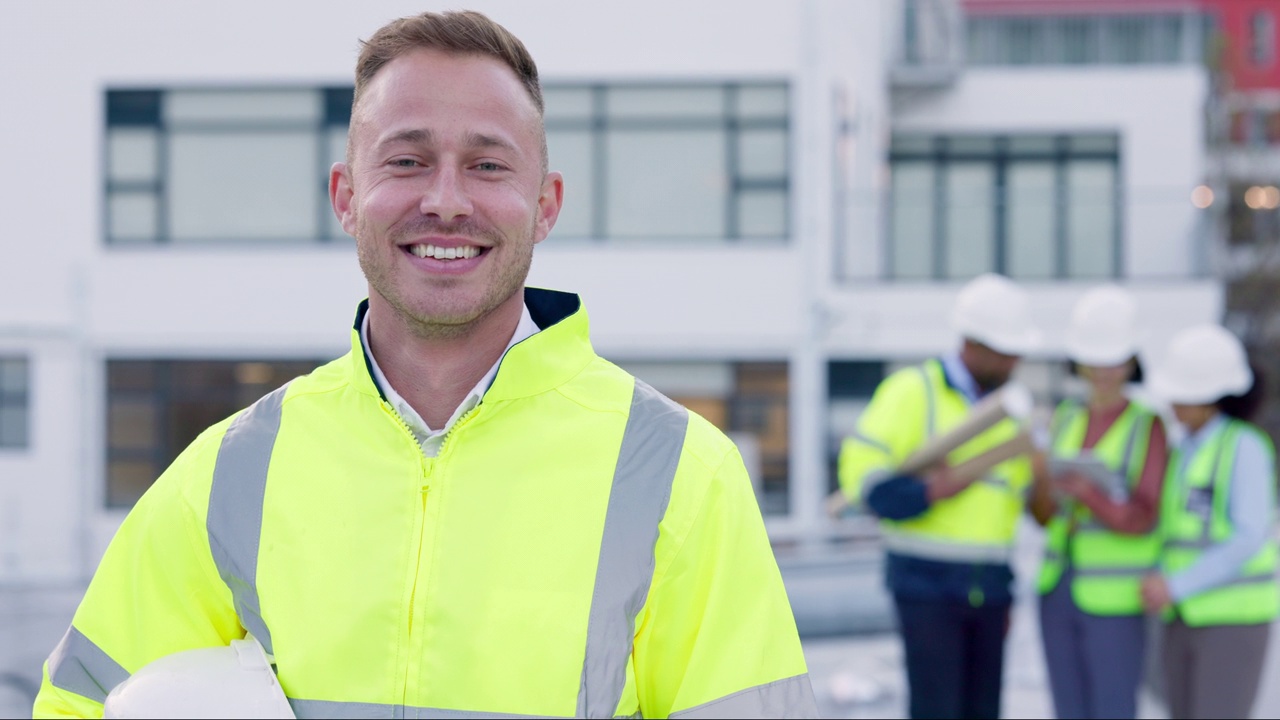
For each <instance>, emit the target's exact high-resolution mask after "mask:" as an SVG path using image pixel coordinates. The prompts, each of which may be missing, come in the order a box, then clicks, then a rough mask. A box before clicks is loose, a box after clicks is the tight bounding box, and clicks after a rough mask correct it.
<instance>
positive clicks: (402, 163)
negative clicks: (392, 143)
mask: <svg viewBox="0 0 1280 720" xmlns="http://www.w3.org/2000/svg"><path fill="white" fill-rule="evenodd" d="M391 164H392V165H395V166H396V167H417V165H418V161H417V160H414V159H413V158H396V159H395V160H392V161H391Z"/></svg>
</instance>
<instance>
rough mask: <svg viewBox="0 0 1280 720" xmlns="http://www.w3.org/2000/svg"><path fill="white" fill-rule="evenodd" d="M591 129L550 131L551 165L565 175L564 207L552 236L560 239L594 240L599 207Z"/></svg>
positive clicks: (548, 144) (549, 149) (548, 141)
mask: <svg viewBox="0 0 1280 720" xmlns="http://www.w3.org/2000/svg"><path fill="white" fill-rule="evenodd" d="M592 147H593V142H592V137H591V133H590V131H587V130H548V131H547V152H548V154H549V155H550V166H551V169H552V170H557V171H559V172H560V173H561V174H563V175H564V205H563V207H561V208H560V218H559V219H558V220H556V226H555V228H553V229H552V231H551V232H552V233H554V234H555V236H556V237H591V235H592V231H591V218H592V215H593V211H594V208H595V204H596V178H595V162H594V160H595V153H593V152H592Z"/></svg>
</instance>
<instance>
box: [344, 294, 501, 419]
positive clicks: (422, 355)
mask: <svg viewBox="0 0 1280 720" xmlns="http://www.w3.org/2000/svg"><path fill="white" fill-rule="evenodd" d="M522 308H523V298H522V297H521V295H520V293H516V294H515V295H514V296H512V298H511V300H509V301H507V302H505V303H503V304H502V305H500V306H499V307H498V308H496V309H495V310H494V311H493V312H491V313H489V314H488V315H486V316H484V317H483V318H480V319H479V320H477V321H476V323H475V324H474V325H473V326H472V327H471V328H469V329H468V330H467V331H466V332H465V333H463V334H460V335H456V336H451V337H430V336H424V335H423V334H422V333H421V332H418V331H417V330H416V329H415V328H414V327H413V326H412V325H411V324H410V323H409V322H407V321H406V320H405V319H404V318H403V317H402V316H401V315H400V314H399V313H398V312H397V311H396V310H395V309H394V308H393V307H391V306H390V305H389V304H387V302H386V301H385V300H383V299H382V298H380V297H378V296H377V295H376V293H370V296H369V351H370V352H371V353H373V356H374V358H375V359H376V360H377V362H378V367H379V368H380V369H381V370H382V373H383V375H385V376H386V378H387V382H388V383H390V384H391V387H393V388H395V391H396V392H397V393H398V394H399V395H400V396H401V397H402V398H404V400H405V402H407V403H409V406H410V407H412V408H413V409H414V410H415V411H416V412H417V413H418V415H419V416H421V417H422V419H423V421H425V422H426V423H427V426H428V427H431V428H442V427H444V426H445V425H446V424H447V423H448V421H449V418H450V417H452V415H453V411H454V410H456V409H457V408H458V405H460V404H461V403H462V401H463V400H464V399H465V398H466V397H467V393H469V392H471V389H472V388H473V387H475V386H476V383H478V382H480V379H481V378H483V377H484V376H485V374H486V373H488V372H489V369H490V368H491V367H493V364H494V363H495V362H497V361H498V358H500V357H502V353H503V352H504V351H505V350H506V349H507V344H508V343H509V342H510V341H511V336H512V334H513V333H515V331H516V326H517V325H518V324H519V323H520V314H521V312H522Z"/></svg>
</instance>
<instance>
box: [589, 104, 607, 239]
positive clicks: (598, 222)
mask: <svg viewBox="0 0 1280 720" xmlns="http://www.w3.org/2000/svg"><path fill="white" fill-rule="evenodd" d="M606 92H607V90H606V88H605V86H604V85H596V86H594V87H592V89H591V96H592V97H591V146H592V153H591V155H592V161H593V162H594V163H595V169H594V172H595V178H594V179H595V184H596V187H595V202H594V203H593V205H594V207H593V208H592V213H591V232H592V234H593V235H594V236H595V238H596V240H597V241H603V240H606V239H608V238H607V237H606V236H605V235H606V232H607V228H608V222H607V218H608V212H609V200H608V197H609V187H608V184H609V163H608V158H607V157H606V155H607V153H608V148H609V143H608V137H607V134H608V132H609V122H608V117H607V112H608V105H607V102H606V98H605V93H606Z"/></svg>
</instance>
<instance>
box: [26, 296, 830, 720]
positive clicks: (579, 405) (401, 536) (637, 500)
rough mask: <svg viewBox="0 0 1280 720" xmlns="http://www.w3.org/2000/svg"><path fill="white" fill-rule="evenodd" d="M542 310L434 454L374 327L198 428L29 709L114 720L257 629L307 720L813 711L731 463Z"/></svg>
mask: <svg viewBox="0 0 1280 720" xmlns="http://www.w3.org/2000/svg"><path fill="white" fill-rule="evenodd" d="M525 301H526V304H527V306H528V307H529V309H530V313H531V315H532V316H533V319H534V320H535V322H537V323H538V325H539V326H540V327H541V328H542V330H541V332H539V333H537V334H535V335H533V336H532V337H530V338H528V339H527V340H524V341H523V342H521V343H518V344H517V345H515V346H514V347H512V348H511V349H510V350H509V351H508V352H507V354H506V356H505V357H504V359H503V360H502V363H501V366H500V369H499V371H498V373H497V377H496V379H495V380H494V382H493V384H492V386H491V387H490V388H489V390H488V392H486V393H485V395H484V398H483V400H482V402H481V403H480V404H479V405H478V406H477V407H476V408H475V409H474V410H472V411H471V412H470V413H468V414H467V415H466V416H464V417H463V418H462V419H461V420H459V421H458V423H457V424H456V425H455V426H454V427H453V428H452V430H450V432H449V433H448V435H447V437H446V439H445V440H444V443H443V446H442V447H441V449H440V452H439V455H438V456H437V457H434V458H429V457H426V456H424V454H423V452H422V450H421V448H420V447H419V445H418V442H417V440H416V439H415V437H414V435H413V434H412V432H411V431H410V430H409V429H408V428H407V427H406V425H405V424H404V422H403V421H402V420H401V419H400V418H399V416H398V415H397V414H396V413H395V411H393V410H392V408H391V406H390V405H389V404H388V403H387V401H386V400H385V398H384V397H382V396H381V393H380V390H379V388H378V387H377V385H376V384H375V382H374V380H373V379H372V377H371V375H370V371H369V368H368V366H367V360H366V356H365V354H364V350H363V346H362V344H361V342H360V337H359V333H358V330H357V331H353V332H352V335H351V338H352V351H351V353H350V354H348V355H346V356H344V357H343V358H341V359H339V360H336V361H334V362H332V363H329V364H328V365H325V366H323V367H321V368H319V369H317V370H316V371H315V372H313V373H311V374H310V375H307V376H304V377H300V378H297V379H295V380H294V381H292V382H291V383H289V384H288V385H286V386H284V387H282V388H280V389H279V390H277V391H275V392H273V393H271V394H270V395H268V396H266V397H264V398H263V399H262V400H260V401H258V402H257V403H255V404H254V405H253V406H251V407H250V408H248V409H247V410H245V411H243V412H241V413H238V414H237V415H235V416H234V417H232V418H229V419H228V420H226V421H224V422H221V423H219V424H217V425H215V426H214V427H212V428H210V429H209V430H207V431H206V432H205V433H203V434H202V435H201V436H200V437H199V438H198V439H197V440H196V441H195V442H194V443H193V444H192V445H191V446H190V447H188V448H187V449H186V450H185V451H184V452H183V453H182V455H181V456H180V457H179V458H178V459H177V460H176V461H175V462H174V463H173V465H172V466H171V467H170V468H169V469H168V470H167V471H166V472H165V473H164V474H163V475H162V476H161V478H160V479H159V480H158V481H157V482H156V484H155V485H154V486H153V487H152V488H151V489H150V490H149V491H148V492H147V493H146V494H145V496H144V497H143V498H142V499H141V500H140V501H139V502H138V504H137V506H136V507H135V508H134V509H133V511H132V512H130V514H129V516H128V517H127V519H126V520H125V521H124V524H123V525H122V526H121V528H120V530H119V532H118V533H117V534H116V536H115V538H114V539H113V540H112V542H111V545H110V547H109V548H108V550H107V552H106V555H105V557H104V558H103V560H102V563H101V565H100V566H99V568H98V571H97V573H96V574H95V576H94V578H93V581H92V583H91V584H90V586H89V588H88V591H87V592H86V594H85V597H84V600H83V602H82V603H81V605H80V607H79V608H78V609H77V611H76V613H75V616H74V619H73V622H72V626H71V628H70V629H69V630H68V632H67V634H66V636H65V637H64V638H63V640H62V642H61V643H60V644H59V646H58V648H57V649H56V650H55V651H54V653H53V655H52V656H51V657H50V658H49V661H48V662H47V663H46V664H45V676H44V683H43V686H42V688H41V691H40V695H39V697H38V698H37V701H36V705H35V713H36V715H37V716H43V715H78V716H86V717H88V716H100V715H101V713H102V705H101V703H102V701H103V699H104V698H105V697H106V695H107V693H108V692H109V691H110V690H111V689H112V688H113V687H114V686H115V685H116V684H118V683H119V682H121V681H123V680H124V679H126V678H127V677H128V676H129V674H130V673H131V672H133V671H136V670H137V669H138V668H141V667H142V666H143V665H146V664H147V663H149V662H151V661H152V660H155V659H157V658H159V657H162V656H165V655H169V654H171V653H175V652H178V651H181V650H186V649H190V648H196V647H208V646H222V645H226V644H227V643H229V642H230V641H231V640H232V639H236V638H240V637H243V636H244V635H245V634H246V631H248V632H250V633H252V635H253V636H254V637H255V638H257V639H258V640H259V641H261V642H262V644H263V646H264V647H265V648H266V649H267V651H268V652H270V653H272V654H273V655H274V658H275V661H276V667H277V670H278V676H279V680H280V684H281V686H282V687H283V689H284V691H285V693H286V695H287V696H288V697H289V699H290V703H291V704H292V705H293V707H294V710H295V711H296V713H297V715H298V716H299V717H304V718H306V717H386V718H391V717H449V716H454V715H457V714H465V713H479V714H482V715H493V714H505V715H525V716H548V717H575V716H576V717H609V716H630V715H635V714H636V713H640V714H643V715H644V716H646V717H665V716H668V715H671V714H680V715H682V716H687V717H703V716H715V717H720V716H748V717H757V716H761V715H768V714H778V713H784V714H789V715H793V716H797V717H802V716H816V706H815V705H814V700H813V695H812V690H811V688H810V684H809V679H808V675H807V672H806V668H805V660H804V655H803V652H802V650H801V646H800V641H799V637H798V635H797V632H796V626H795V621H794V618H793V616H792V613H791V608H790V605H789V604H788V602H787V597H786V593H785V591H784V588H783V584H782V579H781V575H780V573H779V571H778V566H777V563H776V561H775V560H774V556H773V552H772V548H771V547H770V545H769V540H768V537H767V535H766V533H765V529H764V524H763V521H762V518H761V515H760V510H759V507H758V505H757V502H756V499H755V495H754V493H753V490H752V486H751V483H750V480H749V478H748V476H747V473H746V470H745V468H744V466H743V464H742V460H741V458H740V456H739V454H738V452H737V449H736V448H735V446H734V445H733V444H732V442H731V441H729V440H728V438H726V437H725V436H724V435H723V434H722V433H721V432H719V431H718V430H716V429H715V428H714V427H713V426H712V425H711V424H709V423H708V422H706V421H705V420H703V419H702V418H701V417H698V416H697V415H695V414H693V413H688V412H687V411H686V410H685V409H684V408H682V407H681V406H679V405H677V404H675V403H673V402H671V401H670V400H668V399H667V398H665V397H663V396H662V395H660V394H659V393H657V392H656V391H654V390H653V389H652V388H650V387H648V386H647V385H645V384H643V383H641V382H639V381H637V380H635V379H634V378H633V377H631V376H630V375H627V374H626V373H625V372H623V371H622V370H620V369H619V368H618V367H616V366H614V365H612V364H611V363H609V362H607V361H605V360H603V359H601V358H600V357H599V356H597V355H596V354H595V353H594V351H593V350H592V348H591V345H590V342H589V340H588V334H587V318H586V312H585V311H584V310H582V309H581V306H580V303H579V300H578V298H577V296H575V295H570V294H566V293H555V292H551V291H545V290H534V289H529V290H527V291H526V295H525ZM366 307H367V305H362V306H361V310H360V313H359V314H358V316H357V319H356V328H359V327H360V323H361V320H362V318H363V314H364V312H365V309H366Z"/></svg>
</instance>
